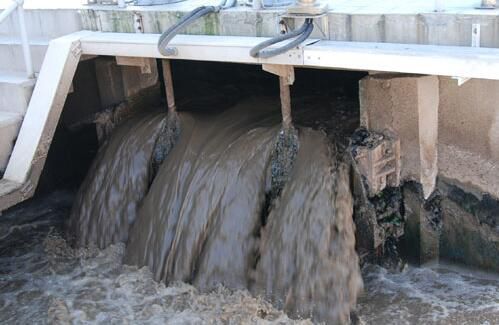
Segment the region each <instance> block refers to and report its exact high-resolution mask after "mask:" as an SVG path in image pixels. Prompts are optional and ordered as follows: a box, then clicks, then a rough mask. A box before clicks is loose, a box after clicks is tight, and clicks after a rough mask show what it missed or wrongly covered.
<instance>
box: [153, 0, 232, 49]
mask: <svg viewBox="0 0 499 325" xmlns="http://www.w3.org/2000/svg"><path fill="white" fill-rule="evenodd" d="M235 4H236V0H222V2H221V3H220V4H219V5H218V6H201V7H198V8H196V9H194V10H193V11H191V12H190V13H188V14H187V15H185V16H184V17H182V19H180V21H179V22H178V23H176V24H175V25H173V26H171V27H170V28H168V29H167V30H166V31H165V32H164V33H163V34H161V36H160V38H159V41H158V50H159V53H161V54H162V55H164V56H168V55H170V54H171V53H170V52H168V51H167V46H168V43H170V41H171V40H172V39H173V38H174V37H175V35H177V34H178V33H179V32H180V31H181V30H182V29H184V28H186V27H187V26H189V25H190V24H192V23H193V22H194V21H195V20H197V19H199V18H201V17H203V16H205V15H208V14H210V13H217V12H219V11H220V10H222V9H228V8H231V7H233V6H235Z"/></svg>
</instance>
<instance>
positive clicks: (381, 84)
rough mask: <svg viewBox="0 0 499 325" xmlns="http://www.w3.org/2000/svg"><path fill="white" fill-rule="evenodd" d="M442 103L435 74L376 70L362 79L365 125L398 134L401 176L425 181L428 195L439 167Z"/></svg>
mask: <svg viewBox="0 0 499 325" xmlns="http://www.w3.org/2000/svg"><path fill="white" fill-rule="evenodd" d="M438 103H439V90H438V78H437V77H435V76H419V75H406V74H375V75H370V76H367V77H365V78H363V79H362V80H361V81H360V118H361V121H360V123H361V125H362V126H364V127H366V128H367V129H368V130H372V131H376V132H384V131H385V130H390V131H393V132H395V134H397V135H398V137H399V139H400V160H401V175H400V176H401V178H402V179H403V180H414V181H417V182H419V183H421V184H422V185H423V191H424V194H425V197H426V198H427V197H428V196H429V195H430V194H431V193H432V192H433V190H434V187H435V183H436V176H437V171H438V169H437V157H438V154H437V139H438Z"/></svg>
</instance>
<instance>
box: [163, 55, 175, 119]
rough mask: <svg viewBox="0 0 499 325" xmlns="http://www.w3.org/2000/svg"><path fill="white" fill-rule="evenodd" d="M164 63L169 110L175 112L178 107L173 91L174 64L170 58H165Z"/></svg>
mask: <svg viewBox="0 0 499 325" xmlns="http://www.w3.org/2000/svg"><path fill="white" fill-rule="evenodd" d="M162 63H163V64H162V65H163V78H164V80H165V91H166V102H167V106H168V112H174V111H176V109H177V108H176V105H175V94H174V92H173V77H172V66H171V64H170V60H163V62H162Z"/></svg>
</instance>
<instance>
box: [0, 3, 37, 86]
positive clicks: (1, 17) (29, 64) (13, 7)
mask: <svg viewBox="0 0 499 325" xmlns="http://www.w3.org/2000/svg"><path fill="white" fill-rule="evenodd" d="M23 4H24V0H12V1H11V3H10V4H9V5H8V6H7V7H6V8H5V9H4V10H3V11H2V12H1V13H0V24H1V23H2V22H3V21H5V20H6V19H7V17H9V16H10V14H12V13H13V12H14V11H17V19H18V20H19V31H20V34H21V44H22V48H23V56H24V65H25V66H26V74H27V75H28V78H34V77H35V74H34V70H33V60H32V59H31V50H30V48H29V41H28V33H27V32H26V22H25V19H24V8H23Z"/></svg>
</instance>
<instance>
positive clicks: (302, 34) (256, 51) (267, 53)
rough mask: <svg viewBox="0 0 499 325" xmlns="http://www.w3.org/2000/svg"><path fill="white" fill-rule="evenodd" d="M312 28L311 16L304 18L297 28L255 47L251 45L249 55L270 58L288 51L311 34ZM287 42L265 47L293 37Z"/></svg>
mask: <svg viewBox="0 0 499 325" xmlns="http://www.w3.org/2000/svg"><path fill="white" fill-rule="evenodd" d="M313 30H314V24H313V21H312V19H311V18H307V19H305V23H304V24H303V25H302V26H301V27H300V28H298V29H296V30H294V31H292V32H290V33H287V34H284V35H280V36H277V37H274V38H272V39H269V40H266V41H264V42H262V43H260V44H258V45H256V46H255V47H253V48H252V49H251V50H250V55H251V56H252V57H254V58H270V57H273V56H276V55H279V54H282V53H284V52H287V51H289V50H290V49H292V48H294V47H296V46H298V45H299V44H301V43H302V42H303V41H305V40H306V39H307V38H308V37H309V36H310V34H312V31H313ZM294 37H296V38H295V39H294V40H292V41H291V42H289V43H286V44H284V45H283V46H281V47H278V48H275V49H265V48H267V47H269V46H271V45H274V44H277V43H280V42H283V41H286V40H288V39H291V38H294Z"/></svg>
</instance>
